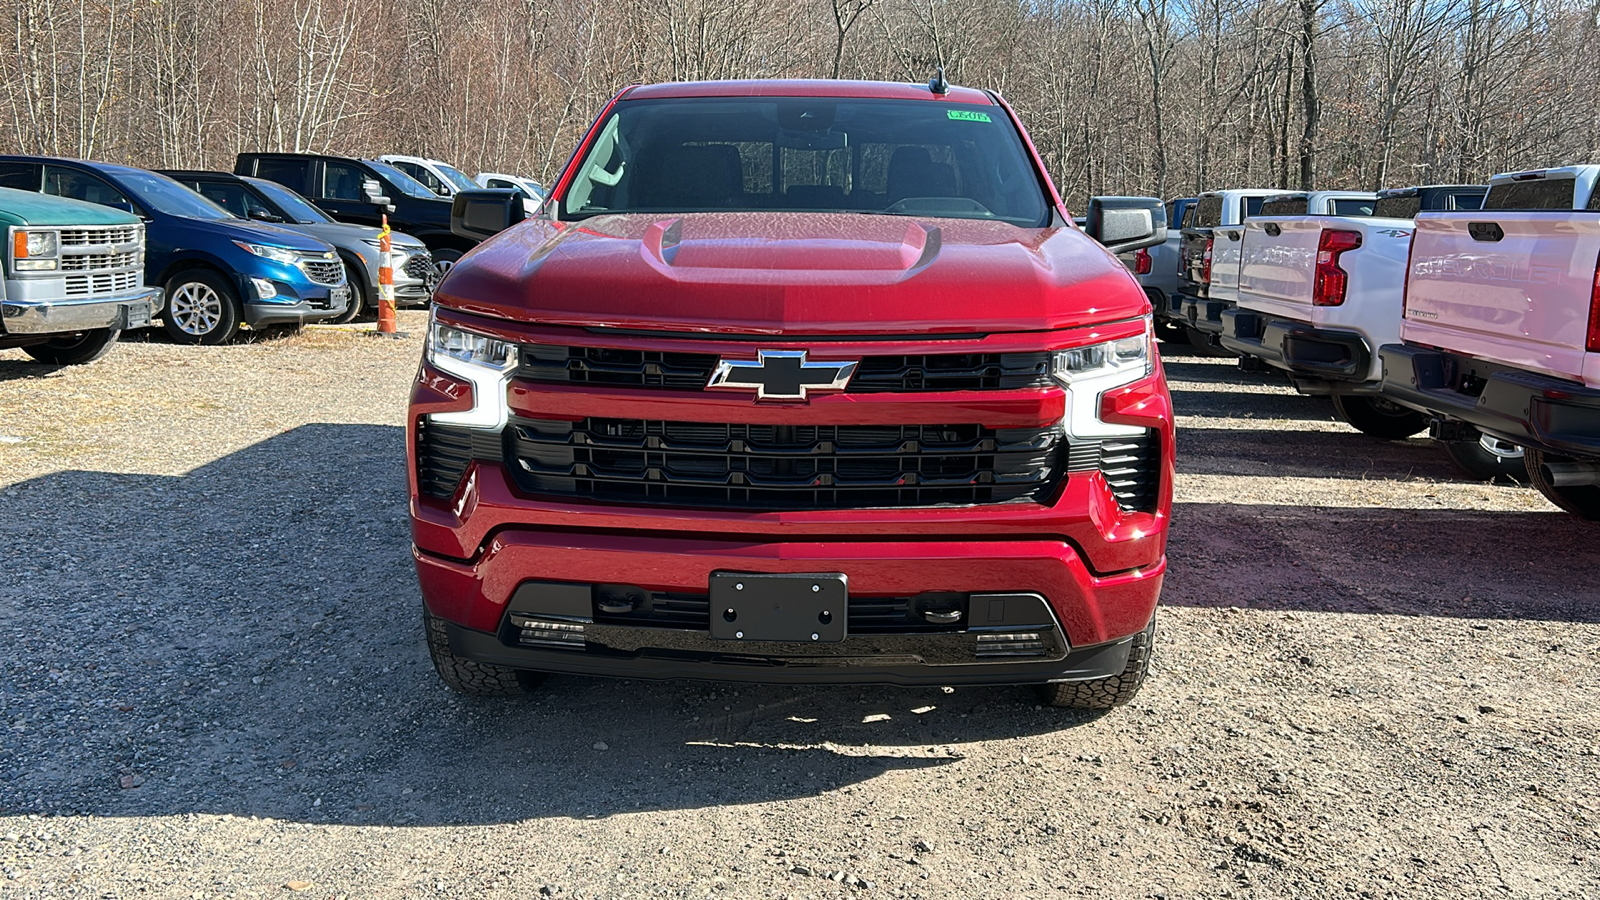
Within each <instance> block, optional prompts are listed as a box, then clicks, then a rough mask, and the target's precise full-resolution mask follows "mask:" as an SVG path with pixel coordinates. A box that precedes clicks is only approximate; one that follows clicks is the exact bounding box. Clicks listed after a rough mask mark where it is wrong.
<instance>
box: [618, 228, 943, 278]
mask: <svg viewBox="0 0 1600 900" xmlns="http://www.w3.org/2000/svg"><path fill="white" fill-rule="evenodd" d="M787 218H789V217H772V218H771V219H770V220H769V221H772V222H784V220H785V219H787ZM851 218H852V219H854V221H851V222H850V223H849V224H850V226H851V227H850V230H851V231H854V232H857V233H859V232H860V223H859V219H855V217H851ZM764 224H765V223H764ZM785 224H789V223H787V222H785ZM795 224H800V223H795ZM830 224H832V223H831V221H830V217H826V216H819V217H815V219H814V221H811V222H807V223H804V225H803V226H802V227H799V228H791V229H788V230H789V232H790V233H788V234H783V233H781V232H777V231H775V230H774V229H770V228H769V229H761V230H759V231H757V232H756V234H757V235H759V236H755V235H752V234H748V233H747V234H738V233H734V232H728V231H724V230H723V229H708V233H705V234H695V233H691V234H689V235H688V236H685V234H684V221H683V220H682V219H678V218H674V219H661V220H658V221H656V222H652V223H651V224H650V225H649V226H648V227H647V228H646V229H645V231H644V234H643V235H641V236H640V240H639V243H640V250H641V252H642V253H643V254H644V256H645V259H646V260H647V261H649V262H650V263H652V264H653V265H655V266H661V267H666V268H669V269H674V270H684V269H702V270H704V269H738V270H758V271H800V270H806V271H833V272H912V271H915V270H918V269H921V268H924V267H926V266H927V265H929V264H930V263H932V262H933V261H934V260H935V259H936V258H938V256H939V249H940V247H941V244H942V237H941V234H940V231H939V227H938V226H937V225H927V224H924V223H922V222H917V221H911V222H908V223H907V224H906V226H905V228H904V230H903V232H902V233H901V234H900V235H899V239H898V240H895V239H894V237H893V236H892V234H885V235H884V237H883V238H882V239H870V238H862V237H849V238H847V237H844V236H843V235H844V234H845V230H846V229H845V227H844V226H845V224H846V223H845V222H844V221H840V222H839V223H837V224H838V227H829V225H830ZM895 224H898V223H895ZM690 230H691V232H693V231H694V229H693V227H691V229H690ZM885 230H886V231H887V229H885Z"/></svg>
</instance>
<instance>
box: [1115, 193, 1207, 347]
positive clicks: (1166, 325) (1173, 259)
mask: <svg viewBox="0 0 1600 900" xmlns="http://www.w3.org/2000/svg"><path fill="white" fill-rule="evenodd" d="M1166 206H1167V239H1166V241H1165V242H1164V243H1160V244H1157V245H1155V246H1154V247H1149V248H1146V249H1144V250H1139V251H1137V252H1135V253H1124V254H1122V255H1121V257H1119V258H1120V259H1121V260H1122V264H1123V265H1125V266H1127V267H1128V271H1130V272H1132V273H1133V274H1134V277H1135V278H1137V279H1138V281H1139V286H1140V287H1142V288H1144V292H1145V294H1146V295H1147V296H1149V298H1150V308H1151V309H1153V310H1156V311H1157V312H1158V313H1159V312H1160V311H1161V310H1163V309H1170V308H1171V307H1172V299H1173V298H1174V297H1176V296H1177V295H1178V271H1179V269H1181V268H1182V267H1183V235H1182V234H1181V233H1180V231H1179V229H1180V228H1182V227H1183V218H1184V216H1186V215H1188V213H1189V209H1190V208H1191V207H1193V206H1194V198H1193V197H1179V198H1176V199H1173V200H1168V201H1167V204H1166ZM1180 308H1181V306H1180ZM1156 325H1157V326H1158V332H1157V336H1158V337H1161V338H1162V339H1164V340H1169V341H1170V340H1188V337H1187V335H1186V333H1185V331H1184V330H1183V329H1182V328H1180V327H1178V326H1176V325H1175V324H1173V323H1172V322H1171V321H1163V320H1160V319H1158V320H1157V321H1156Z"/></svg>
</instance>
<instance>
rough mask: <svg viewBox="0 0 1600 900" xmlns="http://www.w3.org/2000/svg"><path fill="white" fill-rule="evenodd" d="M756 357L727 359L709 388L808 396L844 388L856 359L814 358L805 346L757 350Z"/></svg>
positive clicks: (768, 396)
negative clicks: (790, 348) (846, 360)
mask: <svg viewBox="0 0 1600 900" xmlns="http://www.w3.org/2000/svg"><path fill="white" fill-rule="evenodd" d="M756 353H757V356H758V357H759V358H758V359H756V360H755V361H753V362H752V361H749V360H743V359H724V360H721V361H719V362H718V363H717V367H716V369H715V370H713V371H712V373H711V380H710V381H708V382H706V387H707V388H725V389H732V390H738V389H743V390H754V391H755V392H756V399H757V400H806V399H808V397H807V396H806V393H807V392H808V391H842V390H844V389H845V385H847V384H849V383H850V376H851V375H854V374H855V373H856V364H855V363H853V362H811V361H810V360H808V359H806V351H804V350H758V351H756Z"/></svg>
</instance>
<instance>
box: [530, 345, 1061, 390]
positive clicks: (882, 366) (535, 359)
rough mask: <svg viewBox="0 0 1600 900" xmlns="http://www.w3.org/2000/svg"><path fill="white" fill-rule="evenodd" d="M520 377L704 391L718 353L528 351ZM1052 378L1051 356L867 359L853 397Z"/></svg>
mask: <svg viewBox="0 0 1600 900" xmlns="http://www.w3.org/2000/svg"><path fill="white" fill-rule="evenodd" d="M520 358H521V360H522V364H521V367H520V368H519V369H518V372H517V376H518V377H519V378H523V379H527V380H529V381H546V382H551V381H553V382H566V383H569V384H603V385H610V386H615V387H662V388H677V389H681V390H700V389H702V388H704V387H705V386H706V382H707V381H709V380H710V379H711V372H712V370H713V369H715V368H716V365H717V360H718V358H719V357H718V356H717V354H715V353H666V352H662V351H656V350H616V349H609V348H605V347H556V346H547V345H538V344H530V345H526V346H524V347H522V350H521V357H520ZM1049 380H1050V354H1049V353H1048V352H1044V351H1041V352H1036V353H959V354H924V355H913V356H867V357H863V358H862V359H861V362H860V365H858V366H857V367H856V374H855V377H854V378H852V379H851V381H850V386H849V387H848V388H847V389H846V390H847V392H848V393H857V394H868V393H890V392H897V393H920V392H927V391H997V390H1016V389H1020V388H1029V387H1039V386H1042V385H1045V384H1048V383H1049Z"/></svg>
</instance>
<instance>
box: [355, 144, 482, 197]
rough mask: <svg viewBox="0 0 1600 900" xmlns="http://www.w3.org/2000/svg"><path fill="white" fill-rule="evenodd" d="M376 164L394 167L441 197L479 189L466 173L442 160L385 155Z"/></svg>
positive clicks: (392, 154)
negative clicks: (381, 163) (386, 164)
mask: <svg viewBox="0 0 1600 900" xmlns="http://www.w3.org/2000/svg"><path fill="white" fill-rule="evenodd" d="M378 162H384V163H388V164H389V165H391V166H394V167H395V168H396V169H399V170H400V171H402V172H404V173H406V174H407V175H410V176H411V177H412V178H414V179H416V180H417V181H418V182H419V183H421V184H422V186H423V187H426V188H427V189H428V190H430V191H433V192H434V193H435V194H438V195H439V196H441V197H454V196H455V195H456V193H457V192H459V191H471V190H476V189H477V188H479V187H481V185H479V184H478V183H477V182H475V181H473V180H472V179H471V178H468V177H467V173H465V172H463V171H461V170H460V169H458V168H456V167H455V166H452V165H450V164H449V163H447V162H445V161H444V160H442V159H429V158H428V157H426V156H400V155H398V154H394V153H385V154H383V155H382V156H379V157H378Z"/></svg>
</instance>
